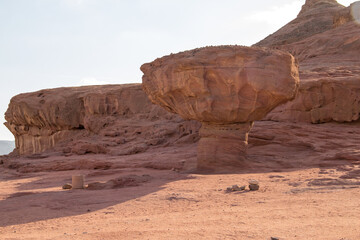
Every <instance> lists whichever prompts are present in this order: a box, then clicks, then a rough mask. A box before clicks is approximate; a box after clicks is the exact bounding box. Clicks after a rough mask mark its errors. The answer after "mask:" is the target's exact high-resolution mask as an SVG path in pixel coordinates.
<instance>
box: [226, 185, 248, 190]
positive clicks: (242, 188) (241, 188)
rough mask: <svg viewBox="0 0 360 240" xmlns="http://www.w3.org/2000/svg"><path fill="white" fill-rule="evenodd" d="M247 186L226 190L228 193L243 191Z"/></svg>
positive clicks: (233, 186) (234, 186) (236, 186)
mask: <svg viewBox="0 0 360 240" xmlns="http://www.w3.org/2000/svg"><path fill="white" fill-rule="evenodd" d="M245 188H246V186H245V185H244V186H241V187H239V186H238V185H232V186H231V187H228V188H227V189H226V191H227V192H236V191H243V190H245Z"/></svg>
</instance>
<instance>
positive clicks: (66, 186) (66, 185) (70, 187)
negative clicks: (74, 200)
mask: <svg viewBox="0 0 360 240" xmlns="http://www.w3.org/2000/svg"><path fill="white" fill-rule="evenodd" d="M62 189H72V185H71V184H70V183H65V184H64V185H63V186H62Z"/></svg>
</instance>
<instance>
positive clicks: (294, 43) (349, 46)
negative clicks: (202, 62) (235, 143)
mask: <svg viewBox="0 0 360 240" xmlns="http://www.w3.org/2000/svg"><path fill="white" fill-rule="evenodd" d="M359 6H360V5H359V2H356V3H353V4H351V5H350V6H349V7H348V8H345V7H344V6H342V5H340V4H338V3H337V2H336V1H324V0H312V1H309V0H308V1H306V4H305V5H304V6H303V8H302V10H301V12H300V13H299V15H298V17H297V18H296V19H295V20H293V21H291V22H290V23H289V24H287V25H285V26H284V27H282V28H281V29H280V30H279V31H277V32H275V33H274V34H272V35H270V36H269V37H267V38H265V39H264V40H262V41H260V42H259V43H257V44H255V45H256V46H266V47H272V48H276V49H281V50H285V51H289V52H290V53H291V54H293V55H294V56H295V57H296V58H297V59H298V61H299V72H300V80H301V81H300V88H299V93H298V95H297V97H296V98H295V99H294V100H293V101H291V102H288V103H286V104H284V105H282V106H279V107H277V108H276V109H274V110H273V111H272V112H271V113H270V114H268V116H267V117H266V119H270V120H276V121H293V122H311V123H323V122H329V121H338V122H351V121H356V120H358V119H359V118H360V50H359V49H360V25H359V21H358V17H357V16H358V15H359V14H360V11H359ZM304 16H305V17H304ZM320 22H321V23H322V24H320ZM313 25H314V26H313ZM304 26H309V27H308V28H307V27H304ZM311 26H313V27H311ZM316 26H321V28H319V29H317V27H316ZM305 30H306V31H305ZM283 39H285V40H284V41H283Z"/></svg>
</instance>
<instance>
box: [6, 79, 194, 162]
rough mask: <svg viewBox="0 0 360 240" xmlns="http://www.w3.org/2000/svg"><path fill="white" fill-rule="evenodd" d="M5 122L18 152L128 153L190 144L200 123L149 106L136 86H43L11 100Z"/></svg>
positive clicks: (146, 99) (21, 153) (139, 88)
mask: <svg viewBox="0 0 360 240" xmlns="http://www.w3.org/2000/svg"><path fill="white" fill-rule="evenodd" d="M5 119H6V121H7V122H6V123H5V125H6V126H7V127H8V128H9V130H10V131H11V132H12V133H13V134H14V136H15V141H16V149H17V150H16V151H17V152H18V153H19V154H20V155H29V154H37V153H42V152H44V151H46V150H48V149H52V151H54V152H63V154H65V155H71V154H75V155H83V154H88V153H93V154H110V155H129V154H134V153H139V152H144V151H146V150H147V149H149V148H151V147H154V146H162V145H166V144H169V143H175V142H177V141H181V142H182V143H193V142H194V141H197V140H198V138H197V137H196V136H194V138H189V139H187V140H185V137H186V136H189V135H194V134H197V131H198V128H199V124H198V123H196V122H195V121H184V120H182V119H181V118H180V117H178V116H177V115H175V114H171V113H168V112H166V111H165V110H163V109H162V108H160V107H159V106H157V105H154V104H152V103H151V102H150V101H149V99H148V97H147V96H146V94H145V93H144V92H143V91H142V89H141V85H140V84H126V85H104V86H85V87H74V88H57V89H45V90H40V91H37V92H32V93H24V94H19V95H17V96H15V97H13V98H12V99H11V102H10V104H9V108H8V110H7V111H6V114H5Z"/></svg>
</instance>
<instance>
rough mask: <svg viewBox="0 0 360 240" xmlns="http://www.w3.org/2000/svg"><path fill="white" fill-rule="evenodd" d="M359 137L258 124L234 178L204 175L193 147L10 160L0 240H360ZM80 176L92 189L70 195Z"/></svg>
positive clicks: (0, 190)
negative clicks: (252, 185) (254, 186)
mask: <svg viewBox="0 0 360 240" xmlns="http://www.w3.org/2000/svg"><path fill="white" fill-rule="evenodd" d="M340 126H341V127H340ZM275 129H277V130H275ZM333 129H337V130H336V131H334V130H333ZM359 131H360V130H359V128H358V124H341V125H340V124H335V123H327V124H321V125H312V124H291V123H287V124H285V123H274V122H268V121H263V122H257V123H256V124H255V127H254V129H253V130H252V132H251V133H250V139H249V151H248V154H249V156H248V165H247V168H244V169H232V170H230V172H229V170H227V173H226V172H224V173H201V172H196V170H195V168H194V166H195V164H196V148H195V146H194V145H191V146H190V147H189V146H188V145H184V147H183V148H179V147H176V148H172V147H169V148H163V150H162V151H158V150H153V151H149V152H146V153H141V154H135V155H129V156H126V157H124V156H123V157H119V156H113V157H111V156H107V155H99V154H97V155H95V154H88V155H82V156H75V155H74V156H70V157H67V158H66V159H67V160H66V159H64V157H61V156H49V157H45V158H38V159H32V158H20V159H12V160H9V159H8V160H6V159H4V160H3V164H2V165H0V173H1V174H0V176H1V178H0V179H1V184H0V199H1V201H0V214H1V216H2V217H1V218H0V231H1V235H0V236H1V237H0V238H1V239H270V238H271V237H277V238H279V239H326V240H329V239H334V240H340V239H343V240H345V239H347V240H350V239H352V240H355V239H360V230H359V229H360V221H359V216H360V202H359V198H360V191H359V187H360V180H359V179H360V166H359V161H358V159H359V158H358V156H359V151H358V150H356V149H357V145H358V143H359V140H360V139H359V137H358V136H359V133H360V132H359ZM274 132H277V134H276V136H273V135H271V134H273V133H274ZM259 133H261V135H260V134H259ZM335 135H337V136H338V138H335V137H334V136H335ZM309 136H311V137H309ZM260 137H261V138H260ZM266 138H267V139H268V140H266ZM304 138H306V139H307V143H306V144H304V143H303V144H302V145H301V144H300V143H301V140H302V139H304ZM269 139H272V140H269ZM321 139H322V140H321ZM320 140H321V141H320ZM164 149H165V150H164ZM166 149H167V150H166ZM182 154H183V155H182ZM179 156H180V157H179ZM169 159H174V161H173V162H171V161H169ZM58 160H59V161H58ZM60 160H61V163H60ZM105 160H106V161H105ZM179 161H180V162H182V163H183V165H182V167H179V163H178V162H179ZM94 162H98V163H102V164H97V165H94ZM145 162H150V163H151V164H150V165H144V163H145ZM169 162H170V163H171V164H170V165H169ZM50 166H52V170H49V169H48V167H50ZM161 166H163V167H161ZM177 166H178V167H177ZM77 174H83V175H85V180H86V184H90V185H91V184H92V186H93V187H92V188H91V189H92V190H89V189H84V190H63V189H62V185H63V184H65V183H67V182H71V176H72V175H77ZM249 179H256V180H258V181H259V182H260V189H259V190H258V191H248V190H245V191H238V192H227V191H226V188H227V187H230V186H232V185H234V184H238V185H239V186H241V185H247V184H248V180H249ZM109 180H110V181H109ZM111 180H113V181H111ZM96 182H97V185H96V184H94V183H96ZM101 183H103V184H101ZM109 183H111V184H109ZM247 189H248V188H247Z"/></svg>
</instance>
